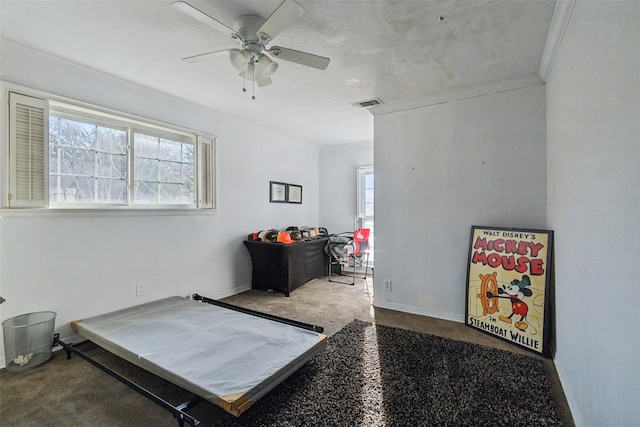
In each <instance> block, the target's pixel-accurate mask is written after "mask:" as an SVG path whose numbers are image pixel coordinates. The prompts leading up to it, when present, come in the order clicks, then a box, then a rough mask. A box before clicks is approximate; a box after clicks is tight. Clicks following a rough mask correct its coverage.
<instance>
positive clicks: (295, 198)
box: [287, 184, 302, 203]
mask: <svg viewBox="0 0 640 427" xmlns="http://www.w3.org/2000/svg"><path fill="white" fill-rule="evenodd" d="M287 201H288V202H289V203H302V185H293V184H289V185H287Z"/></svg>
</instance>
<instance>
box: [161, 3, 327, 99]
mask: <svg viewBox="0 0 640 427" xmlns="http://www.w3.org/2000/svg"><path fill="white" fill-rule="evenodd" d="M171 7H173V8H174V9H177V10H179V11H180V12H182V13H184V14H185V15H187V16H189V17H191V18H194V19H195V20H197V21H199V22H201V23H203V24H205V25H207V26H209V27H211V28H213V29H214V30H216V31H218V32H220V33H223V34H225V35H228V36H229V37H231V38H232V39H233V40H236V41H237V42H238V44H239V48H229V49H222V50H216V51H213V52H206V53H202V54H199V55H194V56H189V57H186V58H182V60H183V61H186V62H198V61H203V60H207V59H210V58H213V57H216V56H219V55H225V54H228V55H229V59H230V61H231V64H232V65H233V66H234V67H235V68H236V69H237V70H238V71H239V72H240V74H239V75H240V77H242V78H243V79H248V80H251V81H253V82H255V83H256V84H257V85H258V87H263V86H268V85H270V84H271V76H272V75H273V73H275V72H276V70H277V69H278V63H277V62H275V61H273V60H272V59H271V58H270V57H269V55H271V56H272V57H273V58H277V59H283V60H285V61H290V62H295V63H297V64H300V65H305V66H307V67H312V68H317V69H319V70H324V69H326V68H327V67H328V66H329V61H330V59H329V58H326V57H323V56H318V55H314V54H312V53H307V52H301V51H299V50H294V49H289V48H286V47H280V46H273V47H269V43H271V41H272V40H273V39H274V38H275V37H276V36H277V35H278V34H280V33H281V32H282V31H283V30H284V29H286V28H287V27H288V26H289V25H291V24H293V23H294V22H295V21H296V20H297V19H298V18H299V17H300V16H302V14H303V13H304V9H303V8H302V6H300V5H299V4H298V3H296V2H295V1H294V0H284V1H283V2H282V3H280V5H279V6H278V7H277V8H276V10H275V11H274V12H273V13H272V14H271V16H269V17H268V18H267V19H264V18H263V17H261V16H256V15H243V16H240V17H238V18H236V20H235V21H234V23H233V28H231V27H228V26H227V25H225V24H223V23H222V22H220V21H218V20H217V19H215V18H212V17H211V16H209V15H207V14H206V13H204V12H202V11H200V10H198V9H196V8H195V7H193V6H191V5H190V4H188V3H186V2H184V1H177V2H174V3H172V4H171ZM267 53H268V54H269V55H267ZM242 90H243V91H246V88H243V89H242ZM252 98H253V99H255V96H252Z"/></svg>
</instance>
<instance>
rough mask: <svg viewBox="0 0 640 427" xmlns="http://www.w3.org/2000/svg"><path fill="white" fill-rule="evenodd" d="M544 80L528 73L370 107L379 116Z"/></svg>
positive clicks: (505, 90)
mask: <svg viewBox="0 0 640 427" xmlns="http://www.w3.org/2000/svg"><path fill="white" fill-rule="evenodd" d="M543 84H544V80H542V78H540V76H539V75H537V74H528V75H526V76H522V77H516V78H513V79H505V80H499V81H496V82H490V83H482V84H478V85H473V86H467V87H464V88H460V89H457V90H453V91H447V92H441V93H438V94H434V95H431V96H428V97H424V98H418V99H413V100H407V101H401V102H396V103H388V104H383V105H377V106H375V107H370V108H369V111H370V112H371V114H373V115H374V116H379V115H383V114H388V113H395V112H398V111H405V110H412V109H414V108H420V107H428V106H430V105H436V104H445V103H448V102H452V101H459V100H462V99H469V98H475V97H478V96H485V95H493V94H496V93H500V92H507V91H510V90H516V89H523V88H526V87H531V86H539V85H543Z"/></svg>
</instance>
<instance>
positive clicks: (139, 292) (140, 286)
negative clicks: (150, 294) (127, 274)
mask: <svg viewBox="0 0 640 427" xmlns="http://www.w3.org/2000/svg"><path fill="white" fill-rule="evenodd" d="M144 292H145V288H144V283H136V296H137V297H140V296H142V295H144Z"/></svg>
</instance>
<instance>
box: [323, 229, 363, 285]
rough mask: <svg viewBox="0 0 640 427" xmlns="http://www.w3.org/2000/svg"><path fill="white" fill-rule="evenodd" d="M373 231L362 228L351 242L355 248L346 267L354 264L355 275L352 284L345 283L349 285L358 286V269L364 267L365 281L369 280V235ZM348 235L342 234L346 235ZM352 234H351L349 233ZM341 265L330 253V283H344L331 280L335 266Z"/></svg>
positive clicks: (356, 232) (354, 233)
mask: <svg viewBox="0 0 640 427" xmlns="http://www.w3.org/2000/svg"><path fill="white" fill-rule="evenodd" d="M370 233H371V230H370V229H368V228H361V229H358V230H356V231H354V232H353V236H352V240H351V241H350V243H349V244H350V245H351V246H352V247H353V251H352V252H350V253H349V254H348V255H347V259H346V266H345V267H350V266H351V265H352V264H353V274H352V281H351V283H345V284H349V285H355V284H356V267H362V266H364V276H363V277H362V278H363V279H365V280H366V279H367V269H368V268H369V234H370ZM344 234H346V233H343V234H341V236H342V235H344ZM349 234H350V233H349ZM335 265H341V262H340V260H339V259H336V258H335V257H334V256H332V255H331V253H329V281H330V282H337V283H344V282H340V281H338V280H332V279H331V273H332V270H333V266H335Z"/></svg>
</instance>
